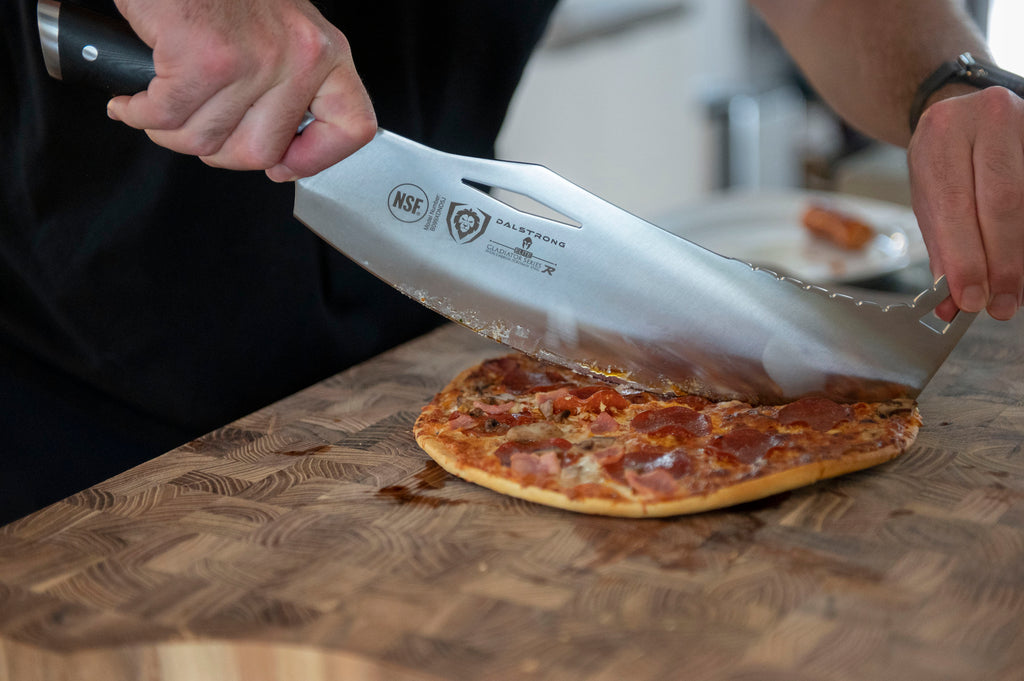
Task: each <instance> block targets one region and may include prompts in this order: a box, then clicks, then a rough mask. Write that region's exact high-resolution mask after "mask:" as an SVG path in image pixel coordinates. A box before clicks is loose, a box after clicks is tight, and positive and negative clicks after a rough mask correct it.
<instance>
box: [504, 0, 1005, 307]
mask: <svg viewBox="0 0 1024 681" xmlns="http://www.w3.org/2000/svg"><path fill="white" fill-rule="evenodd" d="M969 9H970V12H971V13H972V15H973V16H974V17H975V19H976V21H977V22H978V24H979V26H981V27H982V28H983V29H984V30H985V31H986V32H987V33H988V35H989V37H990V40H991V41H992V44H993V49H994V50H995V53H996V57H997V59H998V61H999V62H1000V63H1001V65H1003V66H1004V67H1005V68H1009V69H1010V70H1016V71H1018V72H1024V49H1022V48H1021V46H1020V43H1021V41H1019V36H1016V35H1013V32H1014V29H1015V28H1016V27H1019V26H1021V25H1022V19H1024V3H1021V2H1020V0H974V1H972V2H970V7H969ZM954 56H955V55H950V58H953V57H954ZM498 155H499V157H500V158H504V159H509V160H522V161H532V162H537V163H541V164H543V165H546V166H548V167H549V168H551V169H553V170H555V171H556V172H558V173H559V174H561V175H563V176H565V177H567V178H569V179H570V180H572V181H573V182H575V183H576V184H579V185H581V186H583V187H584V188H586V189H588V190H590V191H591V192H594V193H596V194H598V195H599V196H601V197H603V198H606V199H608V200H610V201H611V202H612V203H615V204H616V205H618V206H620V207H622V208H625V209H626V210H628V211H630V212H632V213H634V214H636V215H639V216H640V217H643V218H645V219H648V220H650V221H653V222H655V223H656V224H659V225H661V226H663V227H666V228H670V229H671V228H672V226H673V225H674V224H677V223H682V222H686V216H687V215H688V214H689V213H691V212H692V209H693V208H694V207H695V206H698V207H699V206H702V205H704V204H705V203H706V202H707V201H708V200H711V201H714V197H721V196H723V193H724V192H730V193H732V194H733V195H735V193H736V192H767V193H768V194H771V195H775V196H778V195H779V194H780V193H781V194H783V195H785V194H786V193H787V192H792V191H797V192H800V191H807V190H810V191H826V192H837V193H840V194H841V195H844V196H846V195H849V196H857V197H867V198H869V199H873V200H874V199H878V200H882V201H885V202H892V203H895V204H899V205H902V206H909V200H910V199H909V185H908V181H907V171H906V161H905V157H904V151H903V150H902V149H900V148H896V147H892V146H890V145H885V144H879V143H875V142H873V141H870V140H869V139H867V138H865V137H863V136H862V135H860V134H859V133H857V132H856V131H854V130H852V129H850V128H849V127H847V126H846V125H844V124H843V123H842V121H840V120H839V119H838V118H837V117H836V116H835V115H834V114H833V113H832V111H831V110H830V109H829V108H828V107H827V106H826V105H825V104H823V103H822V102H821V101H820V100H819V99H818V98H817V97H816V96H815V94H814V93H813V92H812V91H811V90H810V89H809V88H808V87H807V85H806V84H805V82H804V81H803V79H802V77H801V75H800V73H799V72H798V70H797V69H796V68H795V67H794V66H793V64H792V63H791V61H790V60H789V58H788V57H787V56H786V54H785V52H784V51H783V50H782V49H781V47H780V46H779V44H778V42H777V41H776V40H775V38H774V36H773V35H772V34H771V32H770V31H769V30H768V29H767V27H766V26H765V25H764V24H763V22H762V21H761V20H760V18H759V16H758V15H757V14H756V13H755V12H754V11H753V10H751V9H750V8H749V7H748V5H747V4H746V2H744V1H743V0H562V3H561V5H560V6H559V8H558V9H557V10H556V14H555V16H554V18H553V21H552V23H551V25H550V28H549V30H548V33H547V36H546V38H545V40H544V41H543V43H542V45H541V47H540V49H539V50H538V52H537V53H536V54H535V56H534V57H533V59H532V60H531V63H530V65H529V67H528V69H527V72H526V75H525V78H524V80H523V82H522V84H521V86H520V88H519V90H518V91H517V94H516V97H515V99H514V101H513V104H512V108H511V110H510V112H509V116H508V119H507V122H506V124H505V127H504V128H503V131H502V134H501V136H500V138H499V142H498ZM541 212H543V211H541ZM698 212H699V211H698ZM913 227H914V228H915V229H916V224H914V225H913ZM680 229H682V231H685V228H680ZM684 235H685V234H684ZM695 240H697V239H695ZM698 242H699V240H698ZM911 245H912V246H913V244H911ZM918 246H920V248H919V249H918V252H917V253H916V259H917V260H918V261H920V260H921V258H922V257H923V253H924V251H923V245H921V244H920V243H919V244H918ZM713 250H715V249H713ZM729 255H732V254H731V253H729ZM912 255H913V254H912ZM735 257H740V256H739V255H737V256H735ZM883 269H885V268H883ZM867 273H868V274H872V272H870V271H869V272H867ZM887 273H888V271H886V272H883V274H887ZM925 279H927V273H925ZM918 283H919V282H918V281H916V280H915V281H913V282H912V283H911V287H913V286H916V285H918ZM927 283H930V282H927ZM918 290H920V289H918Z"/></svg>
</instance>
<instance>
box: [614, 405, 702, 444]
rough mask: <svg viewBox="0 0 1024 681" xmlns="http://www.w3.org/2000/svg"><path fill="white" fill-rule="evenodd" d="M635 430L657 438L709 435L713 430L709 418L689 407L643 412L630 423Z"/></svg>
mask: <svg viewBox="0 0 1024 681" xmlns="http://www.w3.org/2000/svg"><path fill="white" fill-rule="evenodd" d="M629 425H630V427H632V428H633V430H635V431H637V432H640V433H647V434H648V435H653V436H655V437H664V436H666V435H677V436H682V437H685V436H687V435H707V434H708V432H709V431H710V429H711V424H710V421H708V417H707V416H705V415H704V414H701V413H699V412H697V411H694V410H693V409H690V408H689V407H664V408H662V409H651V410H650V411H642V412H640V413H639V414H637V415H636V416H634V417H633V420H632V421H630V423H629Z"/></svg>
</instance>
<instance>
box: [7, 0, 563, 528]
mask: <svg viewBox="0 0 1024 681" xmlns="http://www.w3.org/2000/svg"><path fill="white" fill-rule="evenodd" d="M79 4H85V5H87V6H90V7H91V8H93V9H98V10H101V11H106V12H113V11H114V10H113V4H112V2H110V1H109V0H93V1H92V2H80V3H79ZM553 4H554V0H491V1H488V2H483V1H481V0H434V1H432V2H429V3H428V2H419V1H418V0H393V1H388V0H384V1H378V2H373V3H352V2H319V3H317V6H318V7H319V8H320V9H321V11H322V12H323V13H324V14H325V16H326V17H327V18H328V19H329V20H331V21H332V23H334V24H335V25H336V26H338V27H339V28H340V29H341V30H342V32H344V33H345V35H346V37H347V38H348V39H349V41H350V43H351V46H352V51H353V55H354V58H355V61H356V67H357V69H358V70H359V72H360V75H361V76H362V78H363V80H364V83H365V84H366V87H367V90H368V91H369V93H370V95H371V98H372V99H373V103H374V107H375V110H376V112H377V116H378V121H379V123H380V125H381V126H382V127H384V128H387V129H389V130H393V131H394V132H397V133H399V134H401V135H405V136H408V137H411V138H413V139H417V140H419V141H422V142H424V143H426V144H428V145H430V146H434V147H437V148H440V149H444V150H447V151H453V152H456V153H462V154H467V155H473V156H488V155H490V154H492V153H493V145H494V139H495V137H496V135H497V133H498V130H499V128H500V125H501V122H502V120H503V117H504V114H505V110H506V107H507V104H508V101H509V99H510V97H511V95H512V92H513V90H514V88H515V85H516V83H517V82H518V79H519V77H520V75H521V71H522V68H523V67H524V65H525V62H526V59H527V57H528V55H529V53H530V50H531V49H532V47H533V46H534V44H535V42H536V40H537V39H538V38H539V36H540V33H541V31H542V29H543V26H544V24H545V22H546V19H547V17H548V14H549V12H550V10H551V6H552V5H553ZM0 54H2V55H3V58H2V60H0V169H2V176H0V443H3V454H2V456H3V458H2V460H0V522H2V521H4V520H10V519H12V518H13V517H16V516H17V515H20V514H23V513H26V512H28V511H30V510H32V509H34V508H37V507H39V506H41V505H43V504H45V503H48V502H51V501H54V500H56V499H59V498H61V497H63V496H65V495H67V494H70V493H73V492H75V491H77V490H79V489H82V488H84V487H87V486H89V485H91V484H95V483H96V482H99V481H100V480H103V479H105V478H106V477H109V476H110V475H112V474H115V473H117V472H120V471H122V470H124V469H125V468H127V467H129V466H130V465H133V464H135V463H138V462H141V461H144V460H146V459H148V458H152V457H153V456H156V455H158V454H160V453H162V452H164V451H166V450H168V449H170V448H173V447H175V446H177V445H179V444H182V443H184V442H186V441H188V440H189V439H191V438H194V437H197V436H199V435H201V434H203V433H206V432H208V431H210V430H212V429H215V428H217V427H219V426H221V425H224V424H226V423H228V422H230V421H232V420H234V419H236V418H238V417H240V416H242V415H244V414H246V413H249V412H251V411H254V410H255V409H258V408H260V407H262V406H264V405H266V404H268V403H270V402H272V401H274V400H276V399H279V398H281V397H284V396H286V395H288V394H290V393H292V392H294V391H296V390H299V389H301V388H303V387H305V386H307V385H309V384H311V383H313V382H315V381H317V380H319V379H322V378H324V377H326V376H329V375H331V374H333V373H336V372H338V371H340V370H342V369H344V368H345V367H347V366H349V365H351V364H354V363H356V362H359V361H361V360H364V359H366V358H368V357H371V356H373V355H375V354H377V353H379V352H381V351H382V350H384V349H386V348H388V347H391V346H393V345H395V344H397V343H399V342H401V341H404V340H407V339H409V338H412V337H414V336H416V335H419V334H421V333H423V332H424V331H425V330H427V329H429V328H431V327H432V326H434V325H436V324H438V323H439V322H440V321H442V320H441V319H440V317H437V316H436V315H435V314H434V313H432V312H430V311H429V310H427V309H425V308H423V307H421V306H419V305H418V304H416V303H414V302H412V301H410V300H408V299H406V298H405V297H404V296H402V295H401V294H399V293H397V292H395V291H393V290H392V289H390V288H389V287H388V286H386V285H384V284H382V283H380V282H379V281H377V280H376V279H375V278H374V277H372V276H371V275H369V274H367V273H365V272H364V271H363V270H362V269H360V268H359V267H357V266H356V265H354V264H353V263H351V262H350V261H349V260H347V259H346V258H345V257H344V256H342V255H340V254H338V253H337V252H336V251H334V250H333V249H332V248H331V247H329V246H327V245H326V244H324V243H323V242H322V241H320V240H319V239H318V238H317V237H316V236H315V235H313V234H312V233H311V232H310V231H309V230H307V229H306V228H305V227H303V226H302V225H301V224H300V223H298V222H297V221H296V220H294V219H293V218H292V216H291V210H292V200H293V188H292V186H291V185H289V184H284V185H277V184H274V183H272V182H270V181H269V180H267V179H266V177H265V176H264V175H263V173H255V172H253V173H245V172H231V171H225V170H218V169H212V168H209V167H207V166H205V165H204V164H203V163H201V162H200V161H199V160H197V159H194V158H191V157H186V156H183V155H179V154H175V153H172V152H169V151H167V150H164V149H162V148H160V147H157V146H156V145H154V144H153V143H152V142H150V141H149V139H148V138H147V137H146V136H145V134H143V133H141V132H139V131H135V130H132V129H129V128H127V127H126V126H123V125H121V124H119V123H115V122H112V121H110V120H109V119H108V118H107V116H106V100H107V96H106V95H105V94H104V93H101V92H94V91H91V90H88V89H85V88H83V87H79V86H74V85H69V84H65V83H60V82H57V81H54V80H52V79H51V78H50V77H49V76H48V75H47V74H46V71H45V67H44V65H43V62H42V58H41V52H40V49H39V42H38V31H37V28H36V16H35V2H29V1H28V0H11V1H10V2H4V3H0Z"/></svg>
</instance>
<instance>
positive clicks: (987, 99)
mask: <svg viewBox="0 0 1024 681" xmlns="http://www.w3.org/2000/svg"><path fill="white" fill-rule="evenodd" d="M977 97H978V99H979V100H980V101H981V102H982V106H983V107H984V109H985V112H986V113H987V114H988V115H989V116H991V117H992V118H994V119H997V120H1008V119H1009V118H1010V117H1011V116H1012V115H1013V113H1014V111H1015V110H1017V109H1018V108H1019V107H1020V105H1021V100H1020V98H1019V97H1017V95H1015V94H1013V93H1012V92H1010V91H1009V90H1007V89H1006V88H1004V87H988V88H985V89H983V90H981V91H979V92H978V93H977Z"/></svg>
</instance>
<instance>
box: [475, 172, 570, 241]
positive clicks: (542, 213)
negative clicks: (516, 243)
mask: <svg viewBox="0 0 1024 681" xmlns="http://www.w3.org/2000/svg"><path fill="white" fill-rule="evenodd" d="M462 184H464V185H466V186H467V187H472V188H473V189H475V190H477V191H478V192H480V193H482V194H486V195H487V196H489V197H490V198H492V199H494V200H495V201H497V202H499V203H502V204H504V205H506V206H508V207H509V208H511V209H512V210H515V211H517V212H519V213H523V214H525V215H530V216H532V217H535V218H542V219H544V220H549V221H551V222H557V223H559V224H562V225H565V226H566V227H574V228H576V229H580V228H581V227H582V226H583V223H581V222H580V221H579V220H576V219H575V218H572V217H570V216H568V215H566V214H565V213H562V212H561V211H558V210H555V209H554V208H552V207H551V206H549V205H547V204H545V203H541V202H540V201H537V200H536V199H534V198H531V197H529V196H527V195H526V194H520V193H519V192H514V191H512V190H511V189H503V188H502V187H496V186H492V185H486V184H483V183H481V182H475V181H473V180H470V179H467V178H463V180H462Z"/></svg>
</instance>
